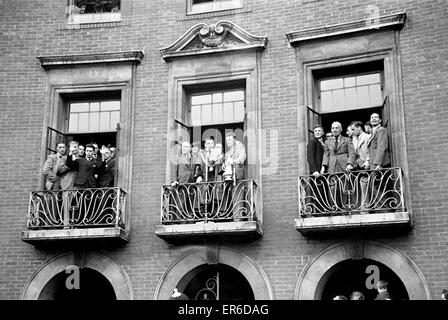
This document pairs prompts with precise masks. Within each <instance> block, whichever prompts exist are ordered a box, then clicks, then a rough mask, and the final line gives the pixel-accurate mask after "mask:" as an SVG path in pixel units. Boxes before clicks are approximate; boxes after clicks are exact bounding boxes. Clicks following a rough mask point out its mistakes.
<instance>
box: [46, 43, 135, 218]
mask: <svg viewBox="0 0 448 320" xmlns="http://www.w3.org/2000/svg"><path fill="white" fill-rule="evenodd" d="M38 59H39V61H40V63H41V66H42V67H43V68H44V69H45V70H46V71H47V72H46V83H47V84H46V86H47V89H46V97H45V106H44V108H43V109H44V110H43V114H44V119H43V128H42V130H43V131H42V137H43V138H42V144H41V162H40V163H42V164H43V163H44V161H45V159H46V158H47V150H46V141H47V127H48V126H50V127H53V128H55V129H60V128H63V123H64V112H65V111H66V108H64V107H65V103H66V100H65V97H66V96H67V95H68V96H70V95H76V94H88V93H89V92H91V93H98V92H102V93H105V92H107V91H120V92H121V110H120V129H121V130H120V136H119V137H117V139H118V141H119V144H120V146H119V153H118V154H119V161H118V166H119V168H118V173H119V174H118V181H117V186H119V187H121V188H122V189H124V190H125V191H126V192H127V193H128V194H129V193H130V188H131V173H132V146H133V143H132V140H133V118H134V116H133V114H134V104H135V102H134V100H135V78H136V68H137V64H139V63H140V62H141V60H142V59H143V53H142V52H141V51H133V52H115V53H98V54H84V55H70V56H46V57H38ZM43 183H44V181H43V179H41V181H40V184H39V187H40V188H43V185H44V184H43ZM128 210H129V208H128Z"/></svg>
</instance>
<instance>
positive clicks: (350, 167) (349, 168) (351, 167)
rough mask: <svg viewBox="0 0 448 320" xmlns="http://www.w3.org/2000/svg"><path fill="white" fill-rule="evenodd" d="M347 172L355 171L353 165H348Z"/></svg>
mask: <svg viewBox="0 0 448 320" xmlns="http://www.w3.org/2000/svg"><path fill="white" fill-rule="evenodd" d="M345 170H347V171H352V170H353V166H352V165H351V164H348V165H347V167H346V168H345Z"/></svg>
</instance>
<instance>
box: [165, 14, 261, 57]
mask: <svg viewBox="0 0 448 320" xmlns="http://www.w3.org/2000/svg"><path fill="white" fill-rule="evenodd" d="M266 44H267V38H266V37H258V36H254V35H252V34H250V33H249V32H247V31H245V30H243V29H242V28H241V27H239V26H237V25H236V24H233V23H232V22H229V21H220V22H218V23H216V24H210V25H207V24H205V23H199V24H197V25H195V26H193V27H191V28H190V29H189V30H188V31H187V32H186V33H185V34H184V35H182V36H181V37H180V38H179V39H178V40H176V41H175V42H174V43H173V44H172V45H170V46H168V47H166V48H162V49H160V52H161V54H162V57H163V58H164V59H165V60H167V59H170V58H174V57H182V56H190V55H198V54H206V53H215V52H223V51H233V50H248V49H255V50H263V49H264V48H265V47H266Z"/></svg>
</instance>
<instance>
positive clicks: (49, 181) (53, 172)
mask: <svg viewBox="0 0 448 320" xmlns="http://www.w3.org/2000/svg"><path fill="white" fill-rule="evenodd" d="M62 158H63V156H61V155H60V154H59V153H56V154H50V155H49V156H48V158H47V160H46V161H45V163H44V167H43V169H42V173H43V174H44V175H45V188H46V189H47V190H48V191H50V190H59V189H60V187H61V177H60V176H58V175H57V173H58V169H59V167H60V166H61V163H62V161H63V160H62Z"/></svg>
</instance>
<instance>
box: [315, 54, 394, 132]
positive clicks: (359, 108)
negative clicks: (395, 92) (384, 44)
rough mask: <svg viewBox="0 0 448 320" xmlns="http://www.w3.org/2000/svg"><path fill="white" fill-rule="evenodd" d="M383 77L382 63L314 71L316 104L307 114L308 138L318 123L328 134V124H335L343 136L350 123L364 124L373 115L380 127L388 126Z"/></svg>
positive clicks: (379, 61) (329, 128)
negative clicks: (340, 129) (377, 119)
mask: <svg viewBox="0 0 448 320" xmlns="http://www.w3.org/2000/svg"><path fill="white" fill-rule="evenodd" d="M383 73H384V66H383V62H382V61H381V60H375V61H370V62H366V63H355V64H350V65H345V66H339V67H333V68H322V69H317V70H314V71H313V78H314V89H313V92H314V95H313V100H314V101H315V102H314V105H313V107H312V108H309V112H308V129H309V132H310V137H312V128H313V126H314V124H316V123H321V124H322V125H323V126H324V129H325V131H326V132H330V131H331V124H332V123H333V122H334V121H338V122H340V123H341V124H342V127H343V134H344V135H345V129H346V128H347V126H348V125H349V124H350V123H351V122H352V121H362V122H367V121H368V120H369V117H370V115H371V114H372V113H378V114H379V115H380V116H382V120H383V122H382V124H383V126H387V122H388V110H386V109H387V106H386V102H387V99H386V94H385V93H384V92H385V90H384V84H383V83H384V80H383V79H384V74H383Z"/></svg>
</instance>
